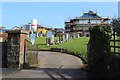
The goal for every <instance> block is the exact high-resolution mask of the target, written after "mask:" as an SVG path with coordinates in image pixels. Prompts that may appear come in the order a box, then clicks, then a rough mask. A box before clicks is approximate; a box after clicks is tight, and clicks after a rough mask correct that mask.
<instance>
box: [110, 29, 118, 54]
mask: <svg viewBox="0 0 120 80" xmlns="http://www.w3.org/2000/svg"><path fill="white" fill-rule="evenodd" d="M112 36H113V38H112V40H110V43H111V42H112V43H113V45H111V46H110V48H111V53H114V54H120V38H118V37H120V34H118V33H117V32H115V31H114V32H113V34H112ZM117 43H119V45H118V44H117ZM112 49H113V51H112ZM118 49H119V51H118Z"/></svg>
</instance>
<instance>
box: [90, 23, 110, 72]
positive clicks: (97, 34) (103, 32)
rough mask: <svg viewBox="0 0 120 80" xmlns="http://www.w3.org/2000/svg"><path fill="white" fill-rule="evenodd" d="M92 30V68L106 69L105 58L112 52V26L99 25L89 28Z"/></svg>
mask: <svg viewBox="0 0 120 80" xmlns="http://www.w3.org/2000/svg"><path fill="white" fill-rule="evenodd" d="M89 31H90V44H91V45H90V54H91V69H93V70H94V71H97V70H99V71H105V70H104V65H105V58H106V56H107V55H109V53H110V46H109V45H110V39H111V36H112V26H110V25H106V26H103V25H98V26H94V27H90V28H89Z"/></svg>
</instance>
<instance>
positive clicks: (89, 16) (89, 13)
mask: <svg viewBox="0 0 120 80" xmlns="http://www.w3.org/2000/svg"><path fill="white" fill-rule="evenodd" d="M83 14H84V15H82V16H80V17H79V18H84V19H86V18H101V17H100V16H98V15H97V14H96V13H94V12H93V11H91V10H90V11H89V12H87V13H83Z"/></svg>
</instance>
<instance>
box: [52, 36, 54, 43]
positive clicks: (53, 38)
mask: <svg viewBox="0 0 120 80" xmlns="http://www.w3.org/2000/svg"><path fill="white" fill-rule="evenodd" d="M53 41H54V35H52V36H51V43H52V42H53Z"/></svg>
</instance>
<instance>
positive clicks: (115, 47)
mask: <svg viewBox="0 0 120 80" xmlns="http://www.w3.org/2000/svg"><path fill="white" fill-rule="evenodd" d="M113 35H114V53H116V42H115V40H116V32H115V31H114V34H113Z"/></svg>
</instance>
